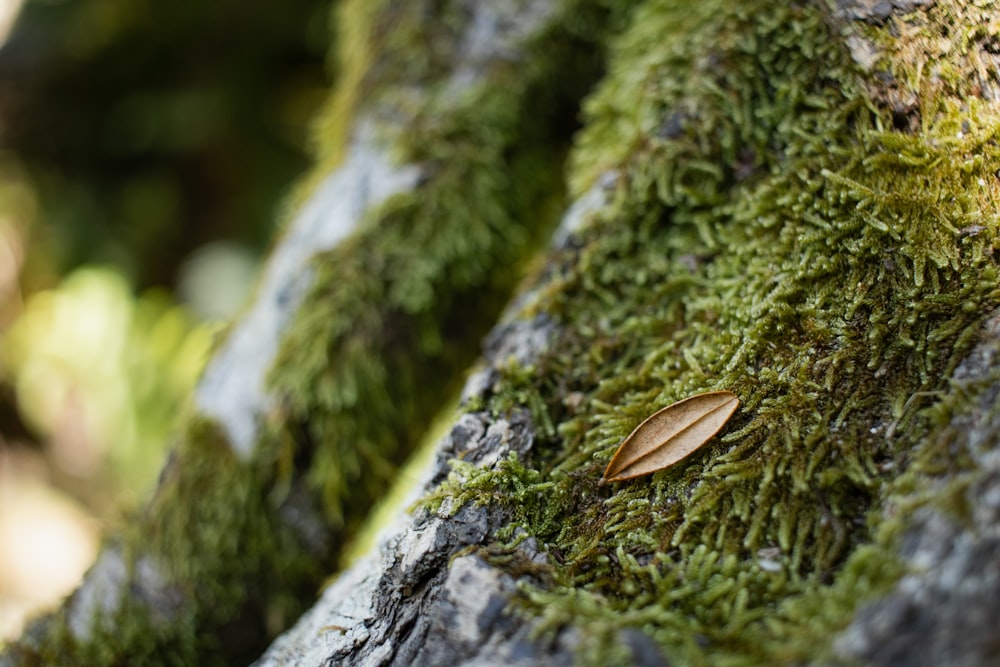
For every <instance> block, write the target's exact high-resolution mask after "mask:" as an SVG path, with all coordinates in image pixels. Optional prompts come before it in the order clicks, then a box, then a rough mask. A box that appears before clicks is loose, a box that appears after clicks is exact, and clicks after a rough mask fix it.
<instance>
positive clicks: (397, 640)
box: [0, 0, 1000, 667]
mask: <svg viewBox="0 0 1000 667" xmlns="http://www.w3.org/2000/svg"><path fill="white" fill-rule="evenodd" d="M609 4H613V5H614V6H613V7H609V6H606V5H605V4H604V3H601V2H596V1H589V2H588V1H587V0H575V1H571V0H564V1H562V2H557V1H556V0H526V1H525V2H518V3H501V4H497V3H489V2H481V1H479V0H464V1H463V2H445V3H436V4H434V5H433V6H432V5H431V4H430V3H391V2H381V3H377V6H376V5H375V4H371V3H366V2H361V1H360V0H358V1H354V2H347V3H345V4H344V5H343V7H342V8H341V9H342V11H341V16H340V20H341V25H342V26H344V27H343V29H342V34H341V37H340V44H339V47H340V50H341V54H342V56H341V63H342V66H341V67H342V69H341V72H340V78H339V87H338V91H337V92H336V93H335V94H334V96H333V98H332V102H331V104H330V106H329V108H328V110H327V111H326V113H325V115H324V120H323V124H322V125H321V126H320V130H321V133H320V144H321V155H320V160H319V167H318V168H317V172H316V175H315V177H314V178H312V179H311V180H310V181H309V183H308V184H307V186H306V187H305V188H304V191H303V193H304V194H303V195H302V197H301V200H302V201H303V202H304V203H303V204H302V205H301V206H300V207H299V208H298V212H297V214H296V215H295V216H293V218H292V219H291V220H290V221H289V224H288V226H287V229H286V231H285V233H284V235H283V236H282V238H281V239H280V241H279V242H278V244H277V245H276V247H275V250H274V252H273V254H272V258H271V262H270V265H269V268H268V271H267V272H266V275H265V277H264V279H263V281H262V284H261V286H260V288H259V290H258V294H257V298H256V300H255V302H254V304H253V305H252V306H251V308H250V309H249V310H248V311H247V313H246V315H245V316H244V317H243V318H242V320H241V321H240V322H239V323H238V324H237V325H235V326H234V328H233V330H232V331H231V332H230V333H229V335H228V337H227V339H226V341H225V342H224V343H223V344H222V346H221V347H220V348H219V350H218V352H217V354H216V355H215V357H214V360H213V361H212V363H211V364H210V366H209V368H208V370H207V371H206V373H205V376H204V378H203V380H202V383H201V385H200V387H199V390H198V393H197V395H196V397H195V409H194V411H193V412H194V413H193V415H192V416H189V417H187V418H186V421H185V423H184V425H183V428H181V429H180V430H179V432H180V433H181V435H180V436H179V440H180V443H179V445H178V448H177V454H176V455H175V456H174V457H173V458H172V460H171V462H170V463H168V465H167V467H166V468H165V471H164V474H163V477H162V479H161V483H160V486H159V490H158V492H157V495H156V497H155V498H154V499H153V500H152V501H151V503H150V504H149V506H148V507H147V509H146V511H145V512H144V513H143V515H142V516H141V517H138V518H137V519H136V521H135V523H134V525H133V526H132V528H131V529H130V530H129V531H128V532H127V533H126V534H125V535H123V536H121V537H120V538H117V539H115V540H113V541H111V542H109V544H108V546H107V547H106V548H105V550H104V552H103V554H102V556H101V558H100V560H99V561H98V564H97V565H96V566H95V567H94V569H93V570H92V571H91V572H90V574H89V575H88V578H87V580H86V582H85V583H84V584H83V586H82V587H81V589H80V590H79V591H78V592H77V593H76V594H75V595H74V596H73V597H72V598H71V599H70V600H68V601H67V603H66V604H65V605H64V607H63V609H61V610H60V611H59V612H58V613H57V614H54V615H53V616H51V617H49V618H47V619H43V620H42V621H40V622H39V623H37V624H36V625H35V626H33V627H32V628H31V629H30V630H29V631H28V632H27V633H26V635H25V637H24V638H23V639H22V640H21V641H20V642H19V643H18V644H16V645H14V646H12V647H10V648H9V649H8V651H7V653H6V654H4V656H3V657H2V658H0V665H3V666H4V667H7V666H8V665H19V664H39V663H41V664H95V665H98V664H108V665H112V664H194V663H199V664H246V663H247V662H251V661H253V660H254V659H256V658H258V657H259V656H261V652H262V651H264V653H263V657H259V661H258V662H257V663H256V664H259V665H288V664H296V665H299V664H301V665H321V664H344V665H375V664H378V665H384V664H400V665H410V664H419V665H439V664H455V665H476V664H478V665H487V664H508V663H518V662H521V663H523V664H553V665H562V664H565V665H576V664H636V665H655V664H673V663H676V664H721V663H727V664H806V663H810V664H811V663H820V664H841V663H844V664H847V663H850V664H853V663H861V664H887V665H889V664H892V665H898V664H928V665H931V664H934V665H937V664H964V665H980V664H983V665H985V664H991V663H992V662H994V661H995V660H996V657H997V655H998V654H1000V643H998V641H997V639H996V637H995V633H994V630H993V625H994V623H993V619H995V618H996V615H997V613H996V612H997V611H998V606H1000V602H998V601H1000V584H998V582H1000V559H998V557H997V556H998V552H1000V455H998V451H1000V449H998V444H997V443H998V430H1000V406H998V402H997V396H998V392H1000V364H998V362H997V361H996V359H997V355H998V354H1000V314H997V313H1000V310H998V308H1000V286H998V285H1000V284H998V281H997V277H998V274H997V257H996V249H997V233H998V229H1000V221H998V219H997V216H996V214H995V210H996V200H997V197H998V194H1000V177H998V173H1000V172H998V170H1000V148H998V147H997V144H996V135H997V132H998V130H1000V111H998V108H997V104H996V99H997V98H998V93H1000V89H998V88H997V85H998V78H1000V77H998V71H997V56H996V53H997V48H996V47H997V44H998V43H1000V12H997V11H996V10H995V9H993V8H992V7H991V6H989V5H988V4H984V5H982V6H977V5H976V4H974V3H958V2H947V1H943V2H936V3H930V2H920V1H917V0H914V1H913V2H892V3H889V2H878V3H876V2H868V1H866V0H853V1H849V2H848V1H842V2H838V3H835V4H832V5H829V6H828V5H827V4H825V3H820V2H816V3H810V4H799V5H788V4H786V3H768V2H752V1H747V2H743V3H739V4H738V5H736V6H733V4H732V3H728V2H723V1H722V0H707V1H706V2H701V3H697V4H695V5H690V4H688V3H674V2H667V1H665V0H661V1H656V0H637V1H635V2H627V3H626V2H622V3H609ZM581 109H582V112H581ZM581 114H582V122H583V124H582V127H579V128H577V127H576V125H575V123H576V121H577V120H578V119H580V118H581ZM575 130H578V132H577V134H576V135H575V137H573V136H572V135H573V132H574V131H575ZM571 140H572V148H570V142H571ZM563 174H565V182H566V185H565V186H564V185H563V184H562V183H563V178H562V175H563ZM564 189H565V191H566V196H565V197H564ZM564 199H566V200H568V201H569V202H570V203H569V205H568V206H566V205H564V204H563V201H564ZM564 209H565V210H564ZM553 229H554V231H553ZM549 237H551V239H552V240H551V241H550V242H548V243H547V244H546V242H545V239H546V238H549ZM540 247H544V249H542V250H538V249H539V248H540ZM525 267H530V269H529V268H525ZM522 271H524V272H527V273H528V274H529V276H530V277H529V278H528V279H527V280H525V281H524V282H523V284H522V285H521V287H520V288H519V289H518V290H517V291H516V294H515V296H514V298H513V300H512V301H511V302H510V305H509V306H508V307H507V310H506V311H504V313H503V315H502V316H500V319H499V323H497V324H495V326H493V328H492V332H491V333H490V334H489V335H488V336H487V338H486V344H485V356H484V358H483V359H482V360H481V361H480V362H478V364H476V366H475V371H474V372H473V373H472V375H471V376H469V378H468V379H467V380H466V382H465V389H464V390H463V399H462V407H461V408H460V409H459V411H458V412H459V414H458V415H457V416H455V417H453V420H452V422H453V423H452V426H451V429H450V431H449V433H448V435H447V436H446V437H444V438H443V439H442V440H441V441H440V442H439V443H437V444H436V449H435V458H434V460H433V462H432V463H431V464H429V465H427V466H426V467H425V468H424V469H423V471H422V472H421V482H420V483H419V484H418V485H417V486H416V488H415V490H413V491H412V492H411V498H410V500H411V501H413V502H415V505H413V507H412V511H410V512H403V511H400V512H399V513H398V515H397V516H396V518H395V519H394V521H393V522H392V523H391V524H390V525H389V526H388V527H387V528H386V529H385V531H384V532H383V534H382V538H381V540H380V542H379V544H378V546H377V547H375V548H374V549H373V550H372V551H371V552H370V553H369V555H368V556H366V557H364V558H362V559H360V560H359V561H358V562H356V563H355V564H354V565H352V566H350V567H349V568H348V569H346V570H345V571H343V572H341V573H340V574H339V575H338V576H337V578H336V579H335V580H333V581H332V583H330V584H329V585H328V586H327V587H326V588H325V589H324V590H323V592H322V595H321V596H320V598H319V600H318V601H316V602H315V603H314V604H313V599H312V598H313V593H314V591H315V590H316V588H317V587H319V585H320V582H321V580H322V577H323V576H324V575H325V574H328V573H329V572H332V571H334V569H335V568H336V566H337V563H338V562H339V560H338V559H339V556H340V554H341V553H342V551H343V549H344V546H345V545H346V544H347V543H348V541H349V540H350V539H352V537H353V536H355V535H356V533H357V530H358V527H359V525H360V524H361V521H362V519H363V518H364V516H365V515H366V514H367V513H368V510H369V508H370V507H371V505H372V504H373V503H374V502H375V501H376V500H378V499H379V498H380V497H382V496H384V495H385V494H386V493H387V491H388V488H389V486H390V483H391V482H392V480H393V478H394V477H395V476H396V475H397V471H398V467H399V465H400V464H401V463H402V462H403V461H404V460H405V459H406V457H407V456H408V455H410V454H411V453H412V452H413V451H414V449H415V448H416V446H417V445H418V443H419V442H420V440H421V438H422V437H426V433H427V432H428V429H429V424H430V422H431V420H432V418H433V417H434V415H435V413H436V412H437V411H439V410H442V409H443V407H444V406H445V405H447V403H448V399H449V395H451V394H452V393H453V392H455V391H457V387H458V386H459V384H460V383H461V379H462V376H463V370H464V369H465V368H467V367H468V365H469V364H470V363H472V361H473V358H474V356H475V352H476V348H477V346H478V341H479V340H480V339H481V338H482V336H483V334H484V333H485V332H486V330H487V329H488V328H489V327H490V325H491V323H493V322H494V321H496V320H497V314H498V311H499V306H500V305H501V304H502V303H503V302H504V301H505V300H506V299H507V298H508V296H509V295H510V294H511V291H512V290H513V288H514V286H515V284H516V282H517V280H518V278H519V276H520V275H522ZM723 389H724V390H728V391H731V392H734V393H735V394H736V395H737V396H738V397H739V399H740V401H741V405H740V407H739V409H738V410H737V412H736V414H735V415H734V416H733V418H732V419H731V420H730V422H729V423H728V424H727V425H726V426H725V427H724V428H723V430H722V431H721V432H720V433H719V434H718V435H717V436H715V437H714V438H713V439H711V440H710V441H709V442H707V443H706V444H705V445H704V446H703V447H701V448H700V449H699V450H698V451H696V452H695V453H693V454H692V455H690V456H689V457H688V458H685V459H683V460H682V461H680V462H678V463H676V464H675V465H673V466H670V467H668V468H666V469H664V470H661V471H659V472H655V473H654V474H652V475H649V476H645V477H639V478H636V479H632V480H629V481H624V482H611V483H602V481H601V474H602V471H603V469H604V466H605V465H606V464H607V462H608V460H609V459H610V457H611V455H612V454H613V452H614V451H615V448H616V447H617V445H618V444H619V442H620V441H621V440H622V438H624V437H625V436H626V435H628V433H629V432H630V431H631V430H632V429H633V428H634V427H635V426H636V425H637V424H638V423H640V422H641V421H642V420H643V419H644V418H645V417H646V416H648V415H649V414H651V413H652V412H654V411H656V410H657V409H659V408H661V407H663V406H665V405H668V404H670V403H672V402H674V401H677V400H680V399H683V398H685V397H687V396H691V395H695V394H699V393H702V392H706V391H712V390H723ZM310 604H311V605H312V607H311V609H309V610H308V611H305V613H304V614H303V613H302V612H303V610H304V609H305V608H306V607H307V606H308V605H310ZM300 614H302V615H301V616H299V615H300ZM296 618H298V621H297V622H296V621H295V619H296ZM293 622H294V625H292V627H291V628H290V629H288V630H287V631H286V632H284V634H282V635H281V636H280V637H279V638H278V639H276V640H275V641H274V642H273V643H272V644H271V646H270V648H268V649H266V650H265V644H266V642H267V640H268V638H269V637H272V636H273V635H274V634H276V633H278V632H280V631H282V630H284V629H285V628H287V627H288V626H289V625H290V624H291V623H293Z"/></svg>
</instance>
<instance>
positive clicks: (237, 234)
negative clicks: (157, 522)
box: [0, 0, 330, 518]
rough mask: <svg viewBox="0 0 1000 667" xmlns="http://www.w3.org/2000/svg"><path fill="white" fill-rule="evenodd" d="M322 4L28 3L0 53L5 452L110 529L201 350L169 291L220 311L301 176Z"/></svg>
mask: <svg viewBox="0 0 1000 667" xmlns="http://www.w3.org/2000/svg"><path fill="white" fill-rule="evenodd" d="M329 9H330V2H329V1H328V0H286V1H285V2H270V3H255V4H254V5H253V6H252V7H248V6H247V5H246V4H245V3H237V2H234V1H233V0H218V1H217V2H210V3H206V2H202V1H201V0H177V1H176V2H172V3H168V4H166V5H164V4H154V3H153V2H152V1H151V0H76V1H74V2H69V1H66V0H28V1H27V2H26V4H25V5H24V7H23V9H22V13H21V16H20V18H19V20H18V23H17V24H16V26H15V28H14V30H13V32H12V33H11V35H10V36H9V38H8V40H7V41H6V42H5V43H3V44H2V45H0V447H3V446H11V445H12V444H14V443H18V444H21V445H27V446H29V447H32V446H33V447H35V448H36V449H37V450H44V454H45V457H46V459H47V461H48V468H49V475H50V476H51V477H52V479H53V481H55V482H56V483H57V484H59V485H60V486H62V487H63V488H66V489H68V490H70V491H71V492H72V493H73V494H74V495H76V496H77V497H78V498H81V499H83V500H84V501H85V502H86V503H87V504H88V505H89V506H90V508H91V509H92V510H95V511H97V512H99V513H100V514H101V515H103V516H104V517H105V518H110V517H112V516H114V515H115V514H117V513H118V511H119V510H118V509H112V508H115V507H118V508H120V507H121V506H122V505H124V506H125V507H126V508H127V507H130V506H134V503H135V501H137V500H138V499H139V498H141V497H142V495H143V493H144V492H145V490H147V489H148V487H149V485H150V484H151V483H152V481H153V479H154V477H155V474H156V472H157V470H158V469H159V467H160V465H161V464H162V458H163V451H164V448H165V446H166V445H167V444H168V440H169V430H170V428H171V424H172V423H173V422H174V419H175V416H176V414H177V412H178V411H179V410H181V409H183V404H184V401H185V400H186V396H187V395H188V394H189V392H190V388H191V386H192V385H193V383H194V382H195V380H196V378H197V374H198V372H199V371H200V368H201V365H202V363H203V361H204V358H205V356H206V354H207V349H208V347H209V339H210V333H209V332H210V325H205V324H198V323H197V322H196V321H195V319H194V317H193V316H192V315H191V314H189V311H187V310H185V309H183V308H182V307H180V306H178V305H176V302H177V297H176V296H175V292H174V290H175V289H176V288H177V287H178V286H180V287H181V288H182V289H183V292H184V294H183V298H184V300H185V301H186V302H188V303H190V304H195V306H196V310H198V308H197V306H199V305H200V310H199V313H200V314H201V315H202V316H206V317H216V318H217V317H219V316H220V315H222V314H223V313H224V311H225V310H226V308H225V305H224V304H223V305H220V302H226V301H228V302H229V303H230V306H229V310H230V312H231V309H232V304H233V302H234V300H237V299H239V296H238V295H239V294H240V289H239V288H240V287H243V288H245V287H247V286H249V285H250V284H251V283H252V277H251V274H250V273H248V271H249V270H248V269H247V260H246V258H247V256H248V255H249V256H251V257H253V256H258V255H260V254H261V253H262V250H263V248H264V246H265V244H266V243H267V241H268V239H269V238H270V236H271V233H272V230H273V228H274V222H275V220H276V219H279V218H280V217H281V213H280V208H281V206H282V200H283V197H284V196H285V194H286V192H287V190H288V187H289V185H290V183H291V182H292V181H293V180H294V179H295V178H296V177H297V176H298V175H299V174H300V173H302V172H303V171H304V170H305V168H306V166H307V164H308V156H307V153H308V150H307V148H308V147H307V141H308V139H309V135H308V130H309V122H308V121H309V118H310V117H311V116H312V114H313V111H314V109H315V108H316V107H317V106H318V105H319V104H320V103H321V101H322V98H323V97H324V95H325V91H326V88H327V83H328V82H327V76H326V73H325V57H326V52H327V50H328V45H329V41H330V38H329V29H328V27H329V26H328V13H329ZM220 276H228V278H222V277H220ZM234 283H235V287H234ZM234 295H236V296H234ZM235 305H238V303H236V304H235Z"/></svg>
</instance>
